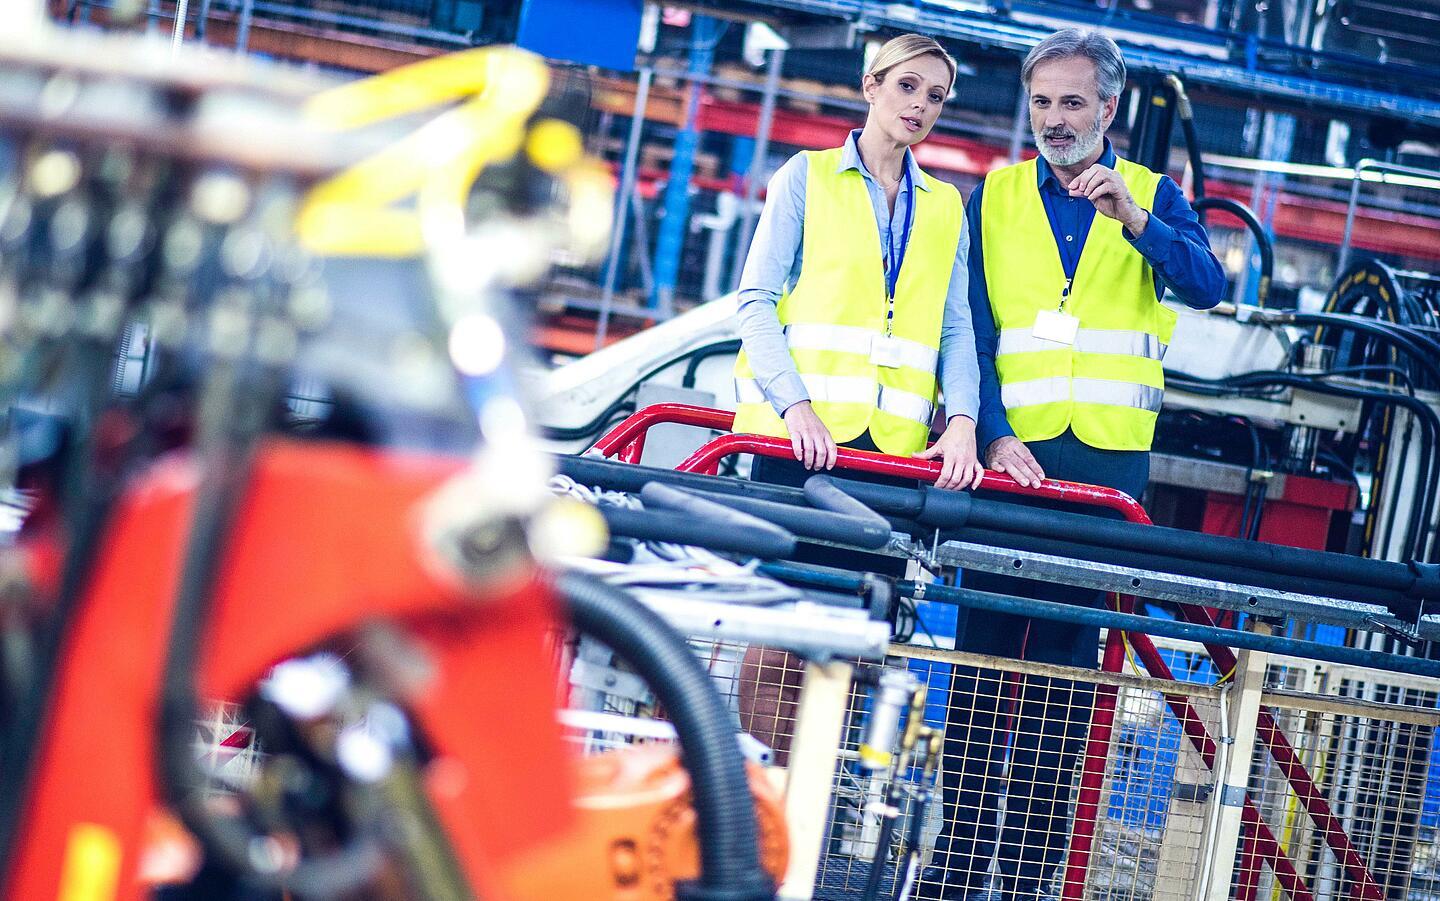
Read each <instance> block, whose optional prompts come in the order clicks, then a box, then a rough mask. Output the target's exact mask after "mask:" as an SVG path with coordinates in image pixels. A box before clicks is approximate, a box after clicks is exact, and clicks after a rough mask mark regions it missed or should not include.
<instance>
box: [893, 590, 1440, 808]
mask: <svg viewBox="0 0 1440 901" xmlns="http://www.w3.org/2000/svg"><path fill="white" fill-rule="evenodd" d="M922 585H923V587H922ZM896 590H897V591H899V592H900V593H901V594H907V595H910V596H912V597H914V598H916V599H917V600H926V601H938V602H940V603H942V604H955V605H958V606H961V607H967V608H970V609H973V610H990V611H994V612H998V613H1010V614H1014V615H1017V616H1030V617H1037V618H1040V619H1049V620H1055V621H1058V622H1062V623H1078V624H1081V625H1086V626H1099V627H1101V628H1105V629H1119V630H1124V631H1126V632H1135V633H1139V634H1140V635H1159V636H1161V637H1163V638H1180V639H1184V640H1186V641H1197V642H1201V643H1203V644H1205V645H1206V647H1207V648H1208V649H1209V650H1210V652H1211V653H1210V656H1211V658H1212V659H1213V660H1214V661H1215V665H1216V666H1217V667H1219V668H1220V670H1221V672H1226V671H1228V670H1229V669H1230V668H1231V667H1233V666H1234V665H1235V655H1234V653H1233V652H1232V651H1231V650H1230V649H1231V648H1248V649H1250V650H1252V651H1264V652H1266V653H1268V654H1284V655H1287V656H1290V657H1302V658H1304V659H1307V660H1324V661H1328V662H1330V663H1343V664H1347V665H1349V666H1359V667H1368V668H1370V669H1378V670H1385V671H1387V672H1392V673H1408V674H1410V675H1414V676H1429V677H1440V660H1427V659H1425V658H1423V657H1405V656H1401V655H1398V654H1382V653H1379V652H1376V651H1367V650H1362V649H1360V648H1348V647H1341V646H1338V645H1326V644H1319V643H1317V642H1313V641H1305V640H1303V639H1298V638H1284V637H1282V636H1279V635H1257V634H1254V633H1250V632H1241V631H1238V630H1235V629H1224V628H1221V627H1219V626H1216V625H1213V624H1210V623H1207V622H1204V621H1199V620H1198V619H1197V620H1190V619H1189V618H1188V616H1187V620H1186V621H1184V622H1181V621H1178V620H1167V619H1156V618H1154V617H1149V616H1142V615H1139V614H1134V613H1120V612H1117V611H1114V610H1099V609H1096V608H1093V607H1076V606H1073V605H1070V604H1062V603H1059V602H1056V601H1040V600H1035V599H1033V598H1017V597H1010V596H1008V595H1000V594H990V593H989V592H983V591H975V590H973V589H969V588H955V587H953V586H950V585H936V584H933V583H930V584H924V583H919V582H910V581H902V582H899V583H897V585H896ZM1183 609H1185V608H1182V610H1183ZM1191 609H1198V608H1191ZM1217 652H1223V653H1217ZM1270 731H1271V732H1273V731H1274V723H1273V720H1272V721H1271V727H1270ZM1261 732H1262V735H1263V734H1264V733H1265V732H1266V730H1265V729H1264V728H1263V727H1262V729H1261ZM1282 738H1283V736H1282ZM1290 753H1291V757H1290V758H1287V761H1286V763H1281V761H1280V760H1279V759H1277V760H1276V763H1279V764H1280V765H1281V767H1282V769H1283V768H1284V767H1285V766H1287V765H1288V764H1289V763H1291V762H1293V764H1294V765H1295V766H1300V767H1301V769H1302V770H1303V766H1301V765H1300V763H1299V761H1298V759H1295V758H1294V757H1293V754H1294V752H1293V751H1292V752H1290ZM1312 788H1313V786H1312ZM1316 797H1318V795H1317V796H1316ZM1304 799H1305V796H1303V795H1302V797H1301V800H1302V801H1303V800H1304Z"/></svg>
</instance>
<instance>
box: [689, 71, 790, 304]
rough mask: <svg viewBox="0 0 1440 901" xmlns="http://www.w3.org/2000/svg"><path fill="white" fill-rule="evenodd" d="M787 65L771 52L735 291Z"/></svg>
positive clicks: (733, 277)
mask: <svg viewBox="0 0 1440 901" xmlns="http://www.w3.org/2000/svg"><path fill="white" fill-rule="evenodd" d="M784 61H785V51H784V50H783V49H775V50H771V51H770V64H769V67H768V68H767V69H766V70H765V92H764V93H763V94H762V95H761V97H760V122H759V123H758V125H757V126H756V128H755V150H754V151H753V155H752V156H751V157H750V171H749V172H747V173H745V198H744V199H743V200H742V201H741V202H740V228H739V230H738V231H737V233H736V238H735V258H734V260H733V261H732V262H731V264H730V289H731V290H732V291H734V290H737V289H739V287H740V274H741V273H742V272H743V271H744V270H745V257H746V255H747V254H748V253H749V251H750V240H751V238H753V237H754V235H755V198H756V197H757V196H758V195H759V193H760V179H761V178H762V177H763V176H764V174H765V159H766V157H767V156H768V155H769V152H770V125H771V124H772V123H773V122H774V120H775V97H776V95H777V94H778V93H779V92H780V67H781V65H782V64H783V63H784ZM709 299H710V298H708V297H707V298H706V300H709Z"/></svg>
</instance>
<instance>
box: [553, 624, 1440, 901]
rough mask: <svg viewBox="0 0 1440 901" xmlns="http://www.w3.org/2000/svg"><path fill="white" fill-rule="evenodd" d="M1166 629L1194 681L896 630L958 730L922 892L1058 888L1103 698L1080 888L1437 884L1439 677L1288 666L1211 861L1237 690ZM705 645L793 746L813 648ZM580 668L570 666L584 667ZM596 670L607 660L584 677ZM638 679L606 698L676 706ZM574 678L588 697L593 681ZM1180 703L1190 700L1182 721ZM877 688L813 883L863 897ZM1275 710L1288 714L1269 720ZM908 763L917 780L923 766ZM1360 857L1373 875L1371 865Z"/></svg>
mask: <svg viewBox="0 0 1440 901" xmlns="http://www.w3.org/2000/svg"><path fill="white" fill-rule="evenodd" d="M1161 645H1162V654H1163V655H1164V656H1165V658H1166V660H1167V662H1168V663H1169V664H1170V665H1171V667H1172V669H1173V670H1174V672H1175V674H1176V675H1177V678H1179V679H1180V680H1182V681H1178V682H1162V681H1160V680H1155V679H1151V678H1148V677H1145V676H1139V675H1133V674H1102V673H1097V672H1092V671H1087V670H1080V669H1072V668H1066V667H1058V666H1050V665H1045V664H1037V663H1026V662H1017V661H1005V660H1001V659H998V658H989V657H978V656H975V655H966V654H959V653H956V652H947V651H937V650H931V649H923V648H914V647H905V646H895V647H893V648H892V652H893V654H894V656H892V657H891V658H890V664H891V665H892V666H908V667H910V668H911V670H912V671H913V672H915V674H916V675H917V676H918V677H919V678H920V680H921V681H922V682H924V683H926V684H927V685H928V686H929V689H930V696H929V702H928V703H927V705H926V714H925V720H926V724H927V725H930V726H933V727H935V728H937V729H942V730H946V740H945V743H944V755H943V763H942V771H941V775H940V780H941V782H942V783H943V785H944V791H943V792H942V791H939V790H937V792H936V797H935V799H934V801H933V802H932V803H931V804H930V805H929V807H928V808H927V809H926V810H925V811H924V813H923V815H922V823H921V828H920V833H919V834H920V862H921V865H922V866H921V868H920V870H919V878H918V881H917V884H916V887H915V895H914V897H920V898H935V897H962V896H963V897H967V898H969V899H972V901H1002V899H1008V898H1012V897H1021V896H1023V897H1025V898H1028V899H1036V898H1040V899H1059V898H1061V897H1062V895H1064V894H1065V892H1064V890H1065V886H1064V879H1065V877H1066V862H1067V857H1068V853H1069V850H1070V847H1071V845H1072V842H1073V841H1074V839H1073V837H1072V836H1073V834H1074V831H1075V826H1076V823H1075V820H1074V817H1075V814H1076V809H1077V802H1078V801H1080V800H1082V791H1081V788H1082V786H1081V772H1082V768H1083V763H1084V760H1085V755H1086V752H1087V745H1088V744H1089V743H1090V739H1091V737H1092V736H1091V722H1092V718H1093V717H1094V713H1095V710H1096V705H1097V703H1098V704H1099V705H1100V706H1101V707H1102V708H1104V707H1106V706H1107V705H1109V704H1110V703H1111V701H1110V699H1113V710H1114V716H1113V724H1112V727H1111V734H1110V738H1109V741H1108V742H1105V743H1099V744H1096V745H1095V746H1094V747H1093V748H1091V749H1090V752H1091V753H1094V754H1097V755H1099V763H1101V764H1102V771H1103V779H1101V780H1100V781H1099V783H1098V789H1096V790H1095V791H1094V792H1092V793H1091V795H1090V800H1091V801H1093V803H1094V804H1095V809H1096V811H1097V815H1096V817H1095V819H1094V828H1093V844H1092V852H1091V859H1090V864H1089V868H1088V872H1087V873H1086V876H1085V882H1084V884H1083V886H1080V887H1078V893H1076V892H1073V891H1072V894H1074V895H1075V896H1076V897H1080V898H1084V899H1086V901H1091V899H1094V901H1189V899H1192V898H1196V897H1198V896H1199V893H1200V892H1202V891H1203V890H1204V889H1205V887H1206V885H1207V884H1208V883H1207V879H1211V878H1213V879H1215V880H1224V882H1225V883H1228V885H1229V891H1230V896H1231V897H1233V898H1235V899H1237V901H1281V899H1284V898H1292V897H1295V898H1300V899H1303V901H1310V899H1316V901H1329V899H1342V898H1357V899H1363V898H1373V899H1375V901H1381V899H1384V901H1391V899H1395V901H1400V899H1403V901H1432V899H1440V845H1437V835H1436V832H1437V826H1440V767H1436V766H1435V764H1436V763H1437V762H1440V748H1437V736H1436V730H1435V726H1436V725H1437V724H1440V712H1437V710H1436V704H1437V698H1440V690H1437V687H1436V686H1435V685H1434V684H1433V683H1432V682H1430V681H1427V680H1422V679H1407V678H1405V677H1399V676H1393V675H1390V674H1380V673H1376V672H1373V671H1362V670H1356V669H1352V668H1345V667H1339V666H1332V665H1328V664H1315V663H1309V662H1304V661H1286V662H1282V663H1275V664H1272V665H1271V666H1270V667H1269V668H1268V670H1267V673H1266V677H1265V684H1264V689H1265V694H1264V696H1263V701H1264V705H1265V706H1264V711H1266V713H1264V714H1262V717H1261V719H1260V722H1259V729H1258V732H1259V740H1257V742H1256V744H1255V746H1254V749H1253V754H1252V756H1251V766H1250V771H1249V772H1250V776H1249V782H1248V785H1247V795H1246V797H1247V798H1248V802H1249V804H1250V805H1251V806H1252V808H1253V810H1254V811H1255V816H1256V818H1257V820H1258V822H1255V823H1252V822H1246V823H1245V824H1244V825H1243V826H1242V828H1241V832H1240V840H1239V844H1238V848H1237V849H1236V851H1235V853H1234V854H1233V857H1232V859H1231V860H1228V861H1222V862H1221V864H1220V865H1219V866H1217V865H1216V861H1217V859H1218V858H1221V857H1225V856H1226V855H1225V854H1224V852H1222V851H1220V850H1218V849H1217V844H1216V833H1217V828H1216V827H1217V822H1218V819H1219V817H1220V812H1221V810H1222V809H1223V807H1222V805H1221V804H1220V795H1221V792H1220V791H1219V790H1218V788H1217V786H1216V782H1217V780H1216V777H1215V776H1214V774H1212V772H1211V770H1210V766H1209V765H1207V762H1206V760H1205V759H1204V758H1203V757H1202V756H1201V753H1200V751H1199V750H1198V749H1197V743H1196V740H1195V739H1196V733H1195V728H1196V727H1197V726H1203V729H1204V730H1205V733H1206V734H1208V735H1209V736H1210V738H1211V740H1212V741H1214V742H1219V741H1220V740H1221V737H1222V735H1223V734H1224V730H1223V729H1222V727H1221V722H1220V706H1219V695H1220V693H1221V689H1220V688H1217V686H1216V684H1215V683H1216V682H1217V680H1220V682H1221V685H1222V686H1223V685H1224V684H1225V682H1226V681H1228V679H1222V677H1228V676H1229V675H1230V674H1221V673H1217V672H1216V671H1215V670H1214V669H1213V667H1211V666H1210V664H1209V663H1208V659H1207V658H1206V657H1205V655H1204V653H1203V651H1199V650H1198V649H1196V648H1195V647H1194V646H1187V645H1184V644H1183V643H1163V642H1162V643H1161ZM693 646H694V647H695V649H696V653H697V655H698V656H699V657H700V659H701V660H702V661H703V662H704V663H705V664H706V665H707V666H708V668H709V669H710V671H711V673H712V674H713V675H714V676H715V679H716V686H717V688H719V689H720V691H721V693H722V694H723V695H724V696H725V697H726V698H727V701H728V702H729V704H730V707H731V709H732V711H734V713H735V716H736V720H737V723H738V724H739V725H741V726H742V727H743V728H744V729H745V730H746V731H748V732H750V733H751V734H753V735H754V736H755V737H756V738H758V739H759V740H760V741H762V742H764V743H765V744H766V745H768V746H770V747H772V748H773V749H774V750H775V752H776V758H777V761H778V762H780V763H782V764H783V763H788V762H789V761H788V760H787V754H788V751H789V736H790V735H791V733H792V731H793V729H794V726H795V720H796V716H797V711H798V703H799V700H800V693H801V688H802V683H803V677H804V663H803V661H801V660H800V659H799V658H797V657H795V656H794V655H790V654H786V653H784V652H781V651H775V650H773V649H762V648H756V647H748V648H747V647H746V646H744V645H737V644H726V643H712V642H695V643H693ZM576 659H577V660H583V659H584V652H583V651H580V652H578V653H577V655H576ZM580 670H581V672H582V673H583V672H584V670H585V668H584V667H583V666H582V667H580ZM620 672H621V673H622V674H623V671H620ZM573 677H574V671H573V670H572V683H575V681H576V680H575V679H574V678H573ZM594 678H595V674H594V673H593V672H591V673H590V674H589V675H588V676H586V678H585V679H581V680H580V682H587V680H590V681H592V682H593V679H594ZM623 682H624V680H623V679H622V680H620V683H619V684H617V685H615V686H612V687H613V688H615V689H618V691H611V692H596V693H592V694H591V696H590V699H591V701H592V702H598V704H599V706H598V707H595V708H594V709H600V710H606V711H610V712H616V713H623V714H625V715H636V716H640V717H655V716H662V717H663V711H657V710H655V709H654V707H653V704H650V703H648V702H647V701H646V700H645V699H644V698H640V699H636V698H632V697H627V696H626V695H625V691H624V689H625V688H626V686H625V685H624V684H623ZM587 684H588V683H587ZM572 688H573V689H574V693H573V695H572V697H575V698H578V697H580V695H581V694H583V692H585V691H587V690H588V689H585V688H584V687H583V686H581V685H578V684H572ZM1177 703H1183V704H1184V705H1186V708H1188V709H1189V710H1190V711H1191V712H1192V716H1193V718H1194V719H1193V722H1192V723H1191V726H1192V729H1191V732H1190V733H1188V734H1187V732H1186V730H1185V729H1184V728H1183V727H1182V723H1181V720H1180V719H1179V718H1178V717H1177V711H1179V710H1181V709H1182V708H1180V707H1178V706H1177ZM868 705H869V699H868V695H867V693H866V691H865V689H864V688H863V687H854V688H852V690H851V692H850V697H849V704H848V715H847V723H846V726H845V728H844V731H843V734H842V740H841V745H840V752H841V753H840V757H841V762H840V765H839V766H838V767H837V769H836V772H835V774H834V780H833V791H832V795H831V799H830V812H829V823H828V829H827V836H828V837H827V840H826V843H825V846H824V851H823V856H822V860H821V862H820V868H819V872H818V876H817V878H816V882H815V897H816V898H819V899H836V901H838V899H852V898H855V899H858V898H860V897H862V892H863V890H864V887H865V885H866V881H867V878H868V876H869V870H870V865H871V861H872V860H873V859H874V857H875V847H876V842H877V840H878V838H879V835H880V829H879V820H880V810H881V809H882V804H881V802H882V800H883V798H884V792H885V788H886V779H885V773H884V772H883V771H881V772H878V773H871V772H867V771H865V770H863V769H862V768H861V766H860V764H859V754H858V745H859V740H860V730H861V728H862V724H863V722H864V718H865V714H866V711H867V710H868ZM1267 716H1268V717H1269V718H1270V721H1271V722H1273V724H1274V726H1273V730H1269V731H1268V732H1267V727H1266V725H1265V723H1266V717H1267ZM583 731H584V730H578V731H577V733H576V734H577V737H578V736H579V735H580V733H581V732H583ZM1267 735H1268V736H1269V737H1272V738H1273V737H1277V736H1280V737H1284V738H1285V739H1286V740H1287V741H1288V742H1289V744H1290V746H1291V747H1292V748H1293V754H1294V761H1293V762H1294V763H1297V764H1298V766H1299V768H1300V769H1303V771H1304V772H1308V773H1309V774H1310V777H1309V778H1310V779H1311V780H1313V785H1314V789H1313V791H1309V790H1306V789H1305V788H1304V784H1306V783H1305V778H1304V776H1303V775H1302V774H1301V773H1300V771H1299V770H1297V769H1296V767H1294V766H1290V767H1288V769H1289V770H1290V771H1291V772H1292V774H1293V775H1296V776H1297V777H1299V778H1298V779H1297V780H1296V782H1297V783H1299V784H1301V786H1302V787H1301V790H1300V791H1298V792H1297V789H1296V787H1295V785H1294V784H1292V781H1291V780H1289V779H1287V778H1286V769H1287V768H1285V767H1282V766H1281V765H1280V764H1278V763H1277V762H1276V755H1274V754H1272V753H1271V751H1270V750H1269V747H1268V746H1267V744H1266V743H1265V740H1264V739H1265V738H1266V737H1267ZM604 739H605V740H604V741H599V736H597V734H596V733H595V732H594V731H591V732H588V733H585V740H586V741H587V742H588V743H589V744H590V745H591V746H613V745H614V744H617V743H630V742H634V741H651V740H657V739H655V738H654V737H653V736H650V735H639V736H636V735H629V736H624V735H620V734H618V733H616V734H611V735H608V736H604ZM660 740H663V739H660ZM1216 746H1217V745H1214V744H1212V745H1211V751H1210V753H1212V754H1213V753H1214V748H1215V747H1216ZM892 750H893V749H892ZM1282 757H1283V755H1282ZM906 775H907V776H908V777H909V778H911V779H915V780H917V781H918V775H919V771H918V768H917V767H915V766H912V767H911V768H910V771H909V772H908V773H907V774H906ZM902 797H903V800H902V803H901V805H900V810H901V815H900V818H899V820H898V821H897V824H896V828H895V829H894V831H893V833H892V837H891V839H890V841H889V851H888V853H887V854H886V855H885V860H886V864H885V870H884V874H883V878H882V879H881V881H880V884H881V892H882V897H886V898H888V897H891V896H892V894H893V892H894V880H895V863H896V861H897V860H901V859H902V854H903V851H904V845H905V841H904V837H905V836H907V835H908V834H910V818H911V817H912V816H913V815H914V808H915V792H914V791H913V790H911V789H910V788H908V787H907V790H906V791H905V792H904V793H903V795H902ZM1317 798H1318V799H1319V800H1321V801H1323V803H1324V805H1325V809H1327V810H1329V811H1330V812H1331V813H1332V814H1333V817H1334V821H1333V823H1331V824H1327V828H1321V826H1320V825H1319V824H1320V823H1321V820H1320V819H1317V816H1316V815H1315V814H1314V813H1313V812H1312V810H1310V809H1307V803H1306V801H1307V799H1308V801H1309V803H1310V808H1313V809H1315V810H1319V809H1320V808H1319V807H1317V806H1316V804H1315V799H1317ZM1262 829H1263V830H1268V835H1270V836H1273V838H1274V841H1275V843H1276V846H1277V847H1278V850H1279V851H1280V852H1282V853H1283V854H1284V856H1285V857H1287V858H1288V859H1289V860H1290V861H1291V866H1293V871H1294V873H1295V879H1296V880H1298V882H1296V881H1290V880H1289V878H1288V877H1287V878H1286V879H1279V878H1277V875H1276V869H1275V864H1274V859H1275V856H1276V855H1275V853H1274V852H1275V850H1276V849H1275V848H1270V849H1268V850H1267V848H1266V846H1265V844H1264V841H1263V839H1262V837H1261V836H1262ZM1342 835H1343V838H1342V837H1341V836H1342ZM1345 843H1348V847H1349V848H1350V849H1353V854H1352V855H1351V856H1349V857H1347V856H1346V854H1345V853H1342V849H1343V848H1345V847H1347V845H1346V844H1345ZM1357 861H1358V864H1357V863H1356V862H1357ZM1357 867H1358V868H1357ZM1362 871H1363V872H1364V873H1365V874H1367V875H1366V877H1365V878H1366V879H1368V880H1369V882H1368V883H1363V884H1362V882H1361V881H1360V877H1359V875H1358V874H1359V873H1360V872H1362ZM1212 874H1213V875H1212ZM1287 885H1288V886H1289V887H1290V888H1294V890H1295V891H1294V892H1292V891H1290V890H1289V888H1287Z"/></svg>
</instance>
